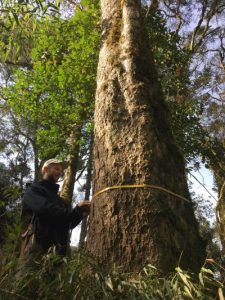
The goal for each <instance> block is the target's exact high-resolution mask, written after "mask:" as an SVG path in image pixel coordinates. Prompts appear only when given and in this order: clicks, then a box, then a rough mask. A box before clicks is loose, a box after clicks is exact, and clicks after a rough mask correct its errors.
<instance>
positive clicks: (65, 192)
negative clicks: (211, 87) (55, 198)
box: [60, 125, 81, 202]
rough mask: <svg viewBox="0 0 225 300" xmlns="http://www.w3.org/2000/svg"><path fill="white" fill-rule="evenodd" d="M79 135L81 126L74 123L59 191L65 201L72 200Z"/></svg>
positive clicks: (77, 159)
mask: <svg viewBox="0 0 225 300" xmlns="http://www.w3.org/2000/svg"><path fill="white" fill-rule="evenodd" d="M80 136H81V128H80V127H79V126H76V125H74V127H73V130H72V132H71V136H70V141H69V142H70V145H71V147H70V153H69V156H68V168H67V169H66V170H65V176H64V181H63V186H62V190H61V192H60V197H62V198H63V199H64V201H66V202H72V198H73V191H74V184H75V178H76V173H77V169H78V162H79V151H80V145H79V140H80Z"/></svg>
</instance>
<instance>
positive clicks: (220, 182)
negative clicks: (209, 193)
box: [214, 172, 225, 254]
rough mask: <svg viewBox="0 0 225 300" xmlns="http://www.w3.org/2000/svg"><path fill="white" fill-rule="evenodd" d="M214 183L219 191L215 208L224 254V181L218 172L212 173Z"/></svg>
mask: <svg viewBox="0 0 225 300" xmlns="http://www.w3.org/2000/svg"><path fill="white" fill-rule="evenodd" d="M214 176H215V182H216V185H217V188H218V191H219V199H218V203H217V207H216V213H217V222H218V227H219V234H220V240H221V244H222V249H223V253H224V254H225V181H224V177H221V176H220V174H218V172H217V173H216V172H214Z"/></svg>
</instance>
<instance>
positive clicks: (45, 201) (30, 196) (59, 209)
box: [23, 186, 83, 223]
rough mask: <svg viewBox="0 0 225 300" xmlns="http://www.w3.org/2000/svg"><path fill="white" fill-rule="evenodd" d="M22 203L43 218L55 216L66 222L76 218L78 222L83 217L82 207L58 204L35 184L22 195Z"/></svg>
mask: <svg viewBox="0 0 225 300" xmlns="http://www.w3.org/2000/svg"><path fill="white" fill-rule="evenodd" d="M23 204H24V205H25V206H26V207H27V208H29V209H30V210H32V212H33V213H34V214H35V215H37V216H40V217H44V218H56V219H59V220H60V221H62V222H68V223H71V222H73V221H76V220H77V221H78V220H79V222H80V221H81V220H82V218H83V212H82V209H80V208H79V207H76V208H75V209H71V208H70V207H64V206H60V205H58V204H57V203H54V201H51V200H50V199H49V197H48V195H47V193H46V192H45V190H42V189H39V188H37V187H35V186H32V187H31V188H29V189H28V190H27V191H26V193H25V195H24V197H23ZM79 222H78V223H79Z"/></svg>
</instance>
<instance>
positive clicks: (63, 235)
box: [21, 159, 90, 260]
mask: <svg viewBox="0 0 225 300" xmlns="http://www.w3.org/2000/svg"><path fill="white" fill-rule="evenodd" d="M66 167H67V164H66V163H65V162H62V161H59V160H56V159H49V160H47V161H46V162H45V163H44V165H43V167H42V175H43V180H41V181H39V182H38V183H34V184H32V185H31V186H30V187H29V188H28V189H27V191H26V192H25V194H24V197H23V213H22V215H24V216H25V215H29V217H30V219H31V218H32V228H33V232H34V239H33V241H32V245H31V247H30V249H29V250H28V252H29V255H28V256H32V255H34V256H33V259H32V260H34V259H35V258H36V256H38V257H40V255H41V254H44V253H47V251H48V249H49V248H50V247H53V246H55V249H56V252H57V253H58V254H59V255H66V252H67V247H68V245H69V241H68V237H69V230H70V229H72V228H74V227H75V226H77V225H78V224H79V223H80V221H81V220H82V218H83V216H85V215H87V214H88V213H89V210H90V203H89V202H88V201H82V202H80V203H79V204H78V205H77V206H76V207H75V208H73V209H72V207H71V205H70V204H68V203H66V202H64V201H63V200H62V199H61V198H60V197H59V195H58V190H59V185H58V184H57V181H58V180H59V178H60V176H61V175H62V173H63V171H64V169H65V168H66ZM22 251H24V249H22ZM21 256H24V253H21ZM29 260H30V259H29Z"/></svg>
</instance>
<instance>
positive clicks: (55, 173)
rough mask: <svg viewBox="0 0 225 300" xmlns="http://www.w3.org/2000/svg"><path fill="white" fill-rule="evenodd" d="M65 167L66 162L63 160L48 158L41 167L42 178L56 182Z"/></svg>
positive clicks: (66, 165)
mask: <svg viewBox="0 0 225 300" xmlns="http://www.w3.org/2000/svg"><path fill="white" fill-rule="evenodd" d="M67 167H68V163H67V162H63V161H60V160H57V159H54V158H52V159H49V160H47V161H46V162H45V163H44V165H43V167H42V169H41V173H42V176H43V179H46V180H49V181H52V182H55V183H56V182H57V181H58V180H59V178H60V176H61V175H62V174H63V171H64V170H65V169H66V168H67Z"/></svg>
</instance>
